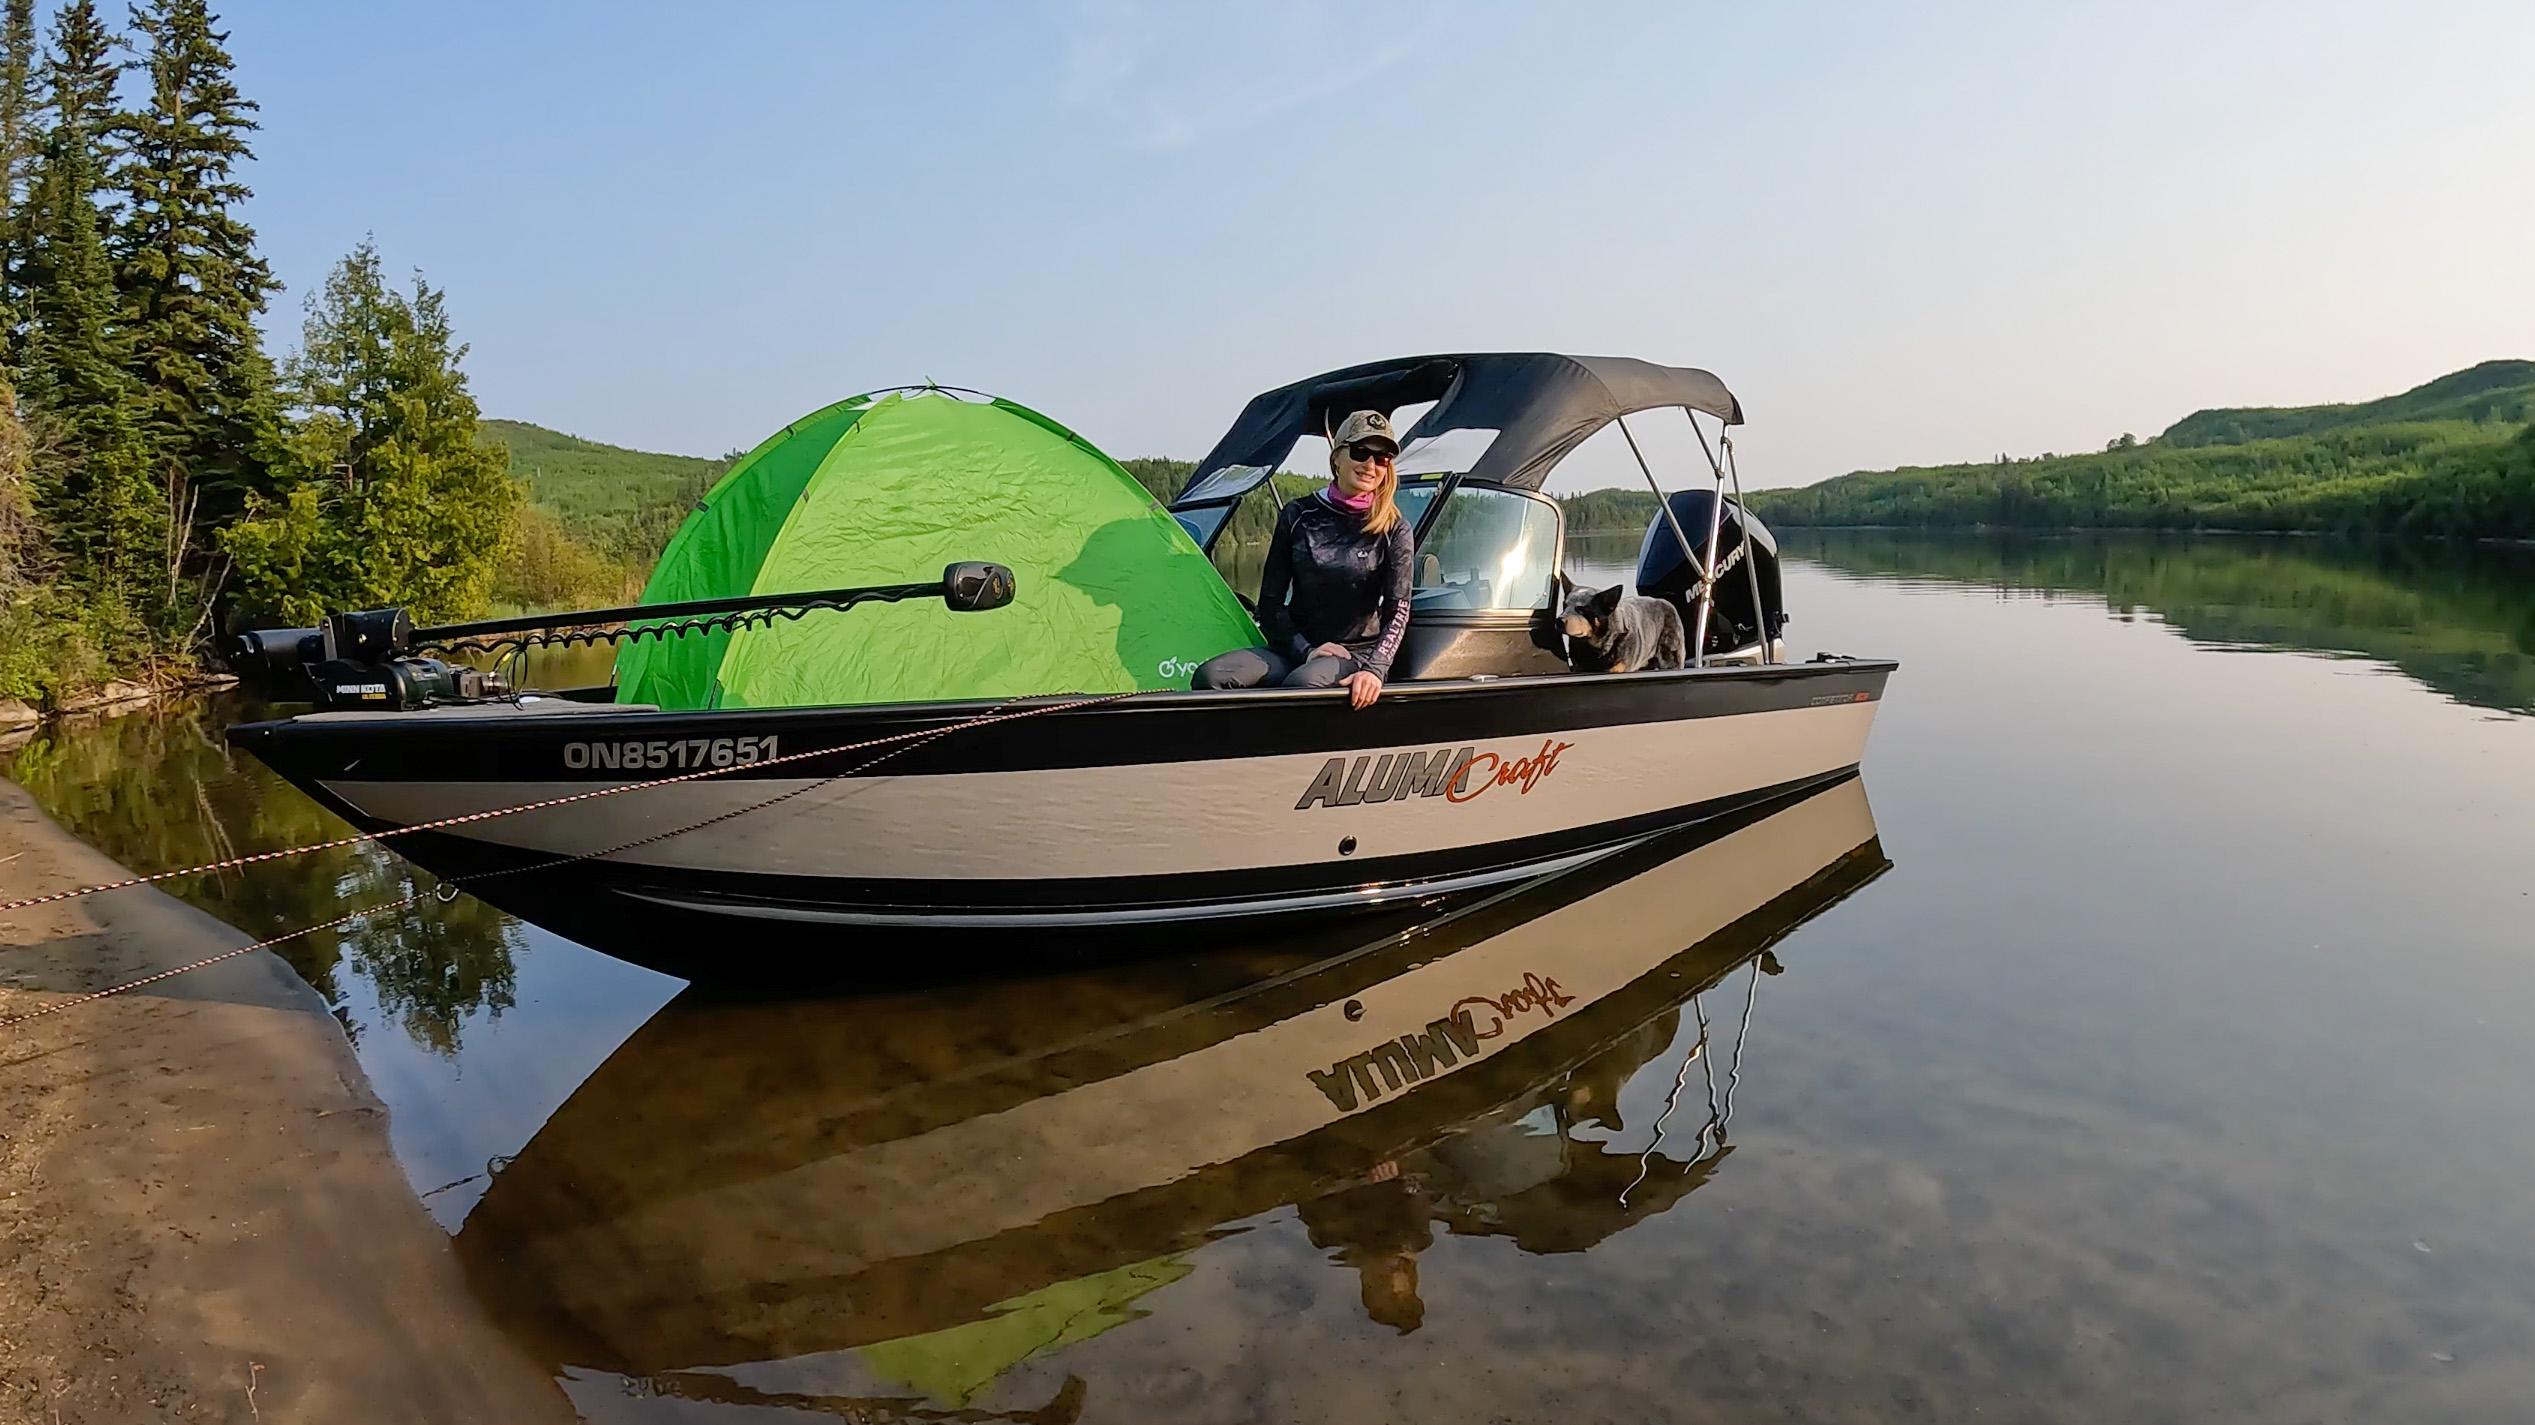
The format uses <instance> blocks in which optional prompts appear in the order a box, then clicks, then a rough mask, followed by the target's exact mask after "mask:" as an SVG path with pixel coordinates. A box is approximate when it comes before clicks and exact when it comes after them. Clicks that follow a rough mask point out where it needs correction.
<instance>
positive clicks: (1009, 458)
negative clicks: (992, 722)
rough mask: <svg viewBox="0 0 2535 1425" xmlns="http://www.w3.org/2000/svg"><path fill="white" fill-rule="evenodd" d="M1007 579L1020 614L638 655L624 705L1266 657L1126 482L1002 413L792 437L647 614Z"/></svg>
mask: <svg viewBox="0 0 2535 1425" xmlns="http://www.w3.org/2000/svg"><path fill="white" fill-rule="evenodd" d="M967 559H977V560H989V561H992V562H994V563H997V564H1002V565H1006V566H1008V567H1010V568H1011V569H1012V571H1013V573H1014V575H1015V576H1016V581H1015V582H1016V583H1017V585H1018V591H1017V593H1016V595H1015V597H1014V598H1013V601H1012V603H1011V604H1010V605H1009V606H1007V607H1005V608H1001V609H996V610H993V611H991V612H985V613H954V612H952V611H951V610H950V609H948V608H947V607H945V606H943V605H942V604H940V603H938V602H932V601H919V600H909V601H907V602H904V603H896V604H865V605H862V606H860V607H858V608H855V609H852V610H849V611H846V612H842V613H839V612H833V611H818V612H812V613H810V614H809V615H807V616H806V617H803V618H801V619H798V620H779V621H776V622H774V623H773V624H771V625H764V626H752V627H746V628H742V629H740V630H738V631H736V632H729V633H714V634H687V635H684V636H679V637H671V638H666V639H656V640H655V639H645V640H642V641H640V642H637V643H633V644H630V645H628V646H627V647H625V648H624V650H623V651H622V652H620V653H619V654H618V655H617V660H616V673H617V694H616V696H617V699H618V701H620V702H628V703H655V704H658V705H659V706H661V707H664V708H679V709H688V708H718V707H731V708H738V707H797V706H811V705H820V704H834V703H888V702H930V701H936V700H942V699H952V698H995V697H1017V696H1025V695H1028V694H1034V693H1059V692H1084V693H1106V692H1125V691H1128V690H1130V689H1139V688H1185V687H1187V686H1188V675H1189V674H1190V672H1191V671H1193V670H1194V669H1195V667H1196V666H1197V664H1199V663H1201V662H1203V661H1204V660H1206V659H1207V658H1210V657H1212V656H1214V655H1215V654H1217V653H1221V652H1223V651H1224V650H1226V649H1228V648H1239V647H1243V646H1246V645H1249V644H1253V643H1257V642H1260V641H1262V640H1261V638H1260V635H1259V631H1258V627H1257V625H1255V624H1253V623H1252V622H1251V621H1250V618H1249V616H1248V615H1247V614H1246V613H1244V612H1243V611H1242V608H1241V605H1240V603H1239V601H1238V600H1236V599H1235V598H1234V597H1233V594H1232V590H1231V589H1230V588H1229V587H1227V586H1226V585H1225V583H1224V581H1223V578H1222V576H1220V575H1219V574H1217V573H1216V572H1215V568H1214V566H1213V564H1211V563H1209V562H1208V561H1207V558H1206V556H1205V553H1204V552H1203V551H1201V550H1199V549H1198V548H1197V546H1196V545H1195V544H1194V543H1193V542H1192V541H1191V540H1190V539H1189V537H1188V535H1187V532H1186V531H1184V530H1182V529H1181V528H1180V526H1179V524H1178V522H1177V521H1175V520H1173V519H1172V518H1171V517H1170V516H1169V515H1167V514H1165V513H1164V512H1163V511H1162V508H1161V506H1160V505H1158V504H1157V503H1155V501H1154V499H1153V497H1152V496H1151V495H1149V494H1147V493H1146V491H1145V489H1144V487H1143V486H1141V485H1138V484H1137V483H1136V482H1135V479H1134V477H1132V476H1130V475H1128V474H1127V472H1126V471H1124V470H1121V469H1119V468H1118V464H1117V462H1116V461H1113V460H1111V459H1110V458H1109V457H1108V456H1106V455H1103V454H1101V453H1100V452H1099V451H1098V450H1096V449H1094V448H1093V447H1092V446H1091V445H1090V444H1089V443H1088V442H1086V441H1084V440H1083V439H1082V438H1081V437H1080V436H1077V435H1075V434H1074V433H1073V432H1072V431H1069V430H1067V429H1065V428H1064V427H1063V426H1060V425H1058V424H1057V423H1056V422H1054V421H1052V420H1049V419H1048V418H1047V417H1045V416H1042V415H1040V414H1039V413H1038V412H1036V411H1032V410H1029V409H1027V408H1026V407H1023V406H1018V405H1015V404H1013V403H1012V402H1009V401H970V400H963V399H961V398H959V397H957V396H953V395H950V394H948V393H945V392H942V391H938V390H933V389H929V388H928V389H925V390H920V391H916V392H913V393H911V394H906V393H902V394H891V395H886V396H879V397H877V398H875V397H874V396H856V397H854V398H852V399H850V400H845V401H839V402H837V403H836V404H835V405H833V406H829V407H827V408H826V409H824V410H821V411H818V412H815V413H813V414H811V415H808V416H805V417H803V418H802V419H800V420H798V421H795V422H793V423H792V424H791V425H789V426H787V427H785V428H784V429H783V430H782V431H781V432H779V433H777V434H776V435H775V436H774V437H772V438H771V439H769V440H767V441H766V443H765V444H763V445H760V446H758V447H757V448H756V449H755V450H753V451H750V452H749V453H748V455H747V457H746V458H745V459H743V460H741V461H740V462H739V463H738V464H737V465H735V466H733V467H732V468H731V470H730V473H728V474H727V475H724V476H723V477H722V478H721V480H720V481H719V482H718V483H716V484H715V485H714V486H713V488H712V490H711V491H710V492H709V493H708V494H706V495H705V497H704V499H703V500H702V501H701V502H700V503H699V504H698V505H697V507H696V509H695V512H694V513H692V514H690V515H689V516H687V520H686V523H684V524H683V525H681V526H679V528H678V532H677V534H676V535H675V536H673V537H672V538H671V539H670V541H669V546H668V548H667V549H666V550H664V551H662V553H661V556H660V563H659V566H658V567H657V568H655V569H654V570H653V571H652V575H651V582H650V583H649V584H648V585H646V586H645V588H644V589H643V602H644V603H669V602H675V601H678V600H684V599H713V598H735V597H740V596H744V595H753V594H781V593H799V592H806V591H809V590H813V589H827V588H835V587H839V586H842V585H849V584H855V585H859V584H890V583H915V582H919V581H924V580H931V579H935V578H939V577H940V576H941V572H942V569H943V567H944V566H945V565H948V564H951V563H954V562H956V561H959V560H967Z"/></svg>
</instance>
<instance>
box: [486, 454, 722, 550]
mask: <svg viewBox="0 0 2535 1425" xmlns="http://www.w3.org/2000/svg"><path fill="white" fill-rule="evenodd" d="M478 429H479V432H480V438H481V439H482V440H483V441H484V443H485V444H487V445H498V446H500V447H502V448H503V449H505V450H508V451H509V452H510V457H511V474H512V475H514V476H517V477H518V478H520V479H522V480H524V481H526V482H527V484H528V498H529V499H530V500H531V501H532V502H533V503H535V504H538V505H541V506H544V507H545V509H546V510H547V511H548V512H549V513H551V514H553V515H554V516H555V517H556V518H557V519H558V520H560V521H561V522H562V523H563V527H564V528H565V529H566V530H568V531H570V532H571V533H572V535H573V536H574V537H575V538H577V539H580V540H582V541H584V542H586V543H588V544H591V545H594V546H596V547H598V548H602V549H607V550H612V551H621V552H628V553H638V554H642V555H644V556H646V557H648V556H649V555H652V554H656V553H658V552H659V548H660V546H661V545H662V544H664V543H666V542H667V540H668V535H669V531H671V530H674V529H675V528H677V521H678V519H679V518H682V517H683V516H684V514H685V511H686V509H687V507H688V506H690V505H692V504H694V503H695V500H696V497H697V496H698V495H701V494H702V493H703V492H704V490H705V489H706V488H707V487H708V486H710V485H711V484H712V483H713V480H714V478H715V477H716V476H718V475H720V474H721V473H722V471H723V470H724V469H725V468H727V466H728V465H729V458H728V457H724V458H723V459H720V460H714V459H708V458H705V457H703V456H696V455H663V454H660V453H658V452H656V451H649V450H628V449H626V448H625V447H623V446H621V445H603V444H601V443H600V442H598V441H595V440H583V439H581V438H580V437H578V436H571V435H565V434H564V433H562V432H561V431H553V430H548V429H546V428H545V427H544V426H537V425H530V424H528V423H527V422H526V421H485V422H484V423H483V424H482V425H481V426H480V427H478Z"/></svg>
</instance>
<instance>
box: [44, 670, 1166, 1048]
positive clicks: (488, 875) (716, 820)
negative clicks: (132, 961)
mask: <svg viewBox="0 0 2535 1425" xmlns="http://www.w3.org/2000/svg"><path fill="white" fill-rule="evenodd" d="M1134 696H1135V694H1134V693H1133V692H1125V693H1108V694H1104V695H1102V696H1100V697H1096V698H1082V699H1078V700H1076V701H1073V702H1067V703H1058V704H1053V705H1050V706H1048V707H1043V708H1031V709H1029V710H1028V711H1026V712H1017V713H994V714H989V715H987V716H985V717H980V718H972V719H970V720H969V721H967V722H958V723H951V724H949V725H948V726H944V727H935V728H927V729H924V730H923V731H920V732H913V733H899V734H896V735H894V736H890V737H877V738H873V739H871V740H870V741H869V742H864V743H856V744H851V745H848V746H843V747H822V748H820V749H818V750H817V751H816V752H803V753H794V754H788V755H787V756H785V757H782V758H773V759H769V760H767V761H764V762H753V763H750V764H748V765H750V766H754V767H766V766H771V765H773V764H774V762H776V761H789V760H792V758H793V757H815V756H823V755H827V754H830V753H836V752H850V751H854V750H856V748H869V747H876V746H881V745H884V744H887V743H892V742H896V743H903V744H904V745H903V746H899V747H893V748H891V749H890V750H889V751H887V752H883V753H881V754H880V755H879V756H877V757H874V758H872V759H871V760H870V761H868V762H864V763H861V764H859V765H856V766H853V767H848V768H846V769H845V770H844V771H842V772H836V773H833V774H830V775H829V776H826V777H821V778H819V779H818V780H816V781H811V782H804V783H802V784H801V785H800V786H797V787H793V788H790V789H788V790H786V791H782V792H778V793H777V794H775V795H774V796H771V797H768V798H766V799H765V800H764V801H761V802H756V803H753V804H751V805H748V806H744V807H735V808H733V809H731V810H729V811H725V812H719V813H716V814H714V815H712V816H709V817H706V818H705V819H704V820H702V821H698V822H693V823H690V824H688V825H686V826H681V827H675V828H672V829H671V830H668V831H657V832H653V833H651V834H650V835H647V836H640V837H636V838H635V839H634V840H631V841H627V842H622V843H620V844H618V845H615V846H609V847H604V848H602V849H600V850H596V851H583V852H579V853H577V854H575V855H571V856H559V857H557V858H555V859H554V860H552V861H540V862H537V863H535V864H533V865H527V866H507V867H502V868H500V869H498V870H492V871H478V872H475V873H473V874H471V875H465V876H451V877H449V878H447V879H445V880H443V881H441V882H440V883H439V885H440V887H442V888H447V887H453V886H462V885H469V884H472V883H474V882H477V881H490V880H496V879H498V878H500V877H503V876H516V875H520V874H522V873H523V872H528V871H550V870H554V869H556V868H557V867H561V866H570V865H575V864H577V863H579V862H583V861H595V860H598V859H600V858H601V857H605V856H613V855H615V854H617V853H618V852H620V851H631V850H633V849H635V848H636V847H641V846H649V845H652V844H654V843H655V842H661V841H667V840H669V839H670V838H671V837H675V836H684V835H686V834H687V833H688V832H690V831H701V830H703V829H704V828H705V827H708V826H716V825H719V824H720V823H722V822H725V821H730V820H732V819H734V818H736V817H742V816H747V815H749V814H751V813H753V812H760V811H764V810H765V809H766V808H768V807H770V806H774V805H776V804H777V803H779V802H787V801H790V800H791V799H793V798H794V797H797V796H800V795H801V794H803V793H804V792H809V791H813V790H816V789H817V788H820V787H824V786H827V785H828V784H830V783H832V782H835V781H836V780H838V779H839V778H843V777H850V776H853V775H854V774H855V773H857V772H868V771H870V770H871V769H872V768H874V767H877V766H879V765H880V764H881V763H883V762H886V761H888V760H889V759H891V758H893V757H900V756H904V755H905V754H907V753H909V752H913V751H915V750H916V749H917V748H919V747H922V746H924V745H926V744H927V743H931V742H935V741H939V740H940V739H942V738H945V737H948V736H950V735H951V734H953V733H956V732H965V731H967V730H968V729H970V728H974V727H982V726H985V725H986V724H988V723H994V722H1010V721H1015V720H1017V719H1020V718H1025V717H1037V716H1039V715H1040V714H1042V713H1052V712H1064V711H1068V710H1070V709H1074V708H1083V707H1092V706H1096V705H1098V704H1101V703H1114V702H1118V701H1120V700H1121V699H1125V698H1131V697H1134ZM715 770H717V771H721V770H728V769H722V768H717V769H715ZM690 780H693V779H692V778H691V777H666V778H662V779H661V780H660V781H658V782H644V783H637V784H635V785H634V786H627V787H618V788H611V789H610V790H614V791H632V790H635V787H637V786H661V785H666V784H667V783H669V782H680V781H690ZM579 799H580V798H578V797H573V798H563V799H561V800H579ZM549 804H551V803H549ZM529 809H530V808H528V807H514V808H510V809H509V810H512V811H526V810H529ZM501 814H505V813H478V814H477V818H463V817H462V818H456V820H469V819H480V818H481V817H482V816H484V815H501ZM422 829H423V828H422V827H420V826H412V827H404V828H400V830H402V831H419V830H422ZM396 834H397V833H396V832H385V833H382V834H381V837H384V836H392V835H396ZM381 837H347V838H345V839H344V840H342V841H335V842H328V843H326V844H327V845H332V846H343V845H350V844H352V843H353V842H357V841H363V840H377V839H381ZM321 849H323V848H322V847H306V848H303V851H314V850H321ZM272 854H273V853H269V852H268V853H265V854H263V855H259V856H246V857H239V858H236V859H234V860H232V861H229V862H223V863H221V864H222V865H243V864H245V863H246V862H249V861H257V860H266V859H270V857H271V855H272ZM196 869H197V870H202V869H210V868H199V867H198V868H196ZM183 874H186V873H185V872H181V871H171V872H163V873H161V875H159V876H145V877H139V878H136V879H134V880H130V881H118V882H116V883H115V884H114V885H110V886H96V887H90V888H88V889H87V890H83V891H78V892H72V893H70V894H75V895H85V894H91V893H93V892H95V891H99V890H115V889H118V888H120V887H123V886H136V885H143V884H146V883H148V882H149V881H153V880H159V879H163V878H164V877H165V876H168V875H183ZM424 894H425V892H424V891H423V890H421V889H416V890H413V891H408V892H407V893H406V894H404V895H402V896H400V897H398V898H397V899H395V900H392V901H381V902H380V903H378V904H377V905H373V906H366V907H364V908H362V909H360V910H356V911H353V912H352V913H350V914H349V915H342V916H337V917H336V918H335V919H333V920H329V921H326V922H324V923H322V924H318V925H311V926H308V927H306V928H304V929H300V930H294V931H290V932H289V933H287V934H283V935H276V936H273V937H271V938H269V939H265V940H258V941H256V942H255V943H254V944H252V945H241V946H239V947H238V948H236V949H234V950H224V951H222V952H220V953H219V954H217V955H211V956H206V957H205V958H203V959H200V960H196V961H193V962H192V963H190V964H185V965H178V966H176V967H174V968H173V969H167V970H160V971H158V972H156V973H154V974H149V975H144V976H142V977H141V978H139V979H137V980H126V981H124V982H123V983H121V984H117V985H109V986H107V987H106V988H104V989H101V990H94V991H91V992H89V993H87V994H84V995H78V996H75V997H73V998H70V999H66V1000H62V1001H60V1002H59V1003H56V1004H49V1005H46V1006H45V1007H44V1008H42V1009H38V1010H30V1011H29V1012H27V1013H25V1014H20V1015H14V1016H12V1017H10V1018H7V1019H0V1030H6V1029H14V1028H16V1027H18V1026H19V1025H22V1024H26V1023H29V1022H31V1021H33V1020H38V1019H43V1018H45V1017H46V1016H48V1015H55V1014H60V1013H62V1012H64V1011H66V1010H72V1009H77V1008H79V1007H80V1006H82V1005H87V1004H94V1003H96V1002H97V1001H99V1000H103V999H111V998H113V997H114V996H116V995H119V994H123V993H125V992H126V991H129V990H137V989H141V988H143V987H145V986H149V985H155V984H158V983H160V982H162V981H165V980H172V979H174V978H176V977H177V976H178V975H184V974H191V973H192V972H194V971H196V970H200V969H204V968H206V967H208V966H212V965H217V964H219V963H220V962H222V961H224V960H234V959H236V958H237V957H239V956H240V955H247V954H252V953H254V952H255V951H258V950H269V949H271V948H272V947H274V946H276V945H281V944H284V943H286V942H289V941H292V940H297V939H299V938H300V937H302V936H306V935H314V934H316V933H317V932H318V931H321V930H331V929H334V928H335V927H337V926H342V925H349V924H351V923H352V922H353V921H356V920H360V919H362V918H364V917H366V916H372V915H377V914H378V913H380V912H382V911H390V910H402V909H404V908H405V907H407V906H409V905H412V904H413V903H414V902H416V901H418V900H420V899H422V897H423V896H424ZM67 898H68V896H55V897H50V898H49V899H56V900H58V899H67ZM42 903H43V902H42V901H28V902H22V903H21V904H26V905H37V904H42ZM8 908H10V907H0V909H8Z"/></svg>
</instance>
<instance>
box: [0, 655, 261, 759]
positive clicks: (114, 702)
mask: <svg viewBox="0 0 2535 1425" xmlns="http://www.w3.org/2000/svg"><path fill="white" fill-rule="evenodd" d="M237 684H238V680H237V679H236V678H234V677H232V676H230V675H229V674H227V673H191V674H187V675H185V676H183V677H177V678H166V679H159V680H154V681H151V682H146V683H144V682H135V681H133V680H131V679H129V678H117V679H115V680H113V681H112V682H109V683H106V684H103V685H101V686H99V687H95V688H91V689H89V690H88V691H87V692H85V693H82V694H80V695H79V696H78V697H75V698H72V699H70V700H69V701H67V702H65V703H63V704H61V705H60V706H59V707H52V708H37V707H34V706H32V705H30V704H28V703H27V702H25V701H24V700H22V699H18V698H0V752H5V751H7V750H9V749H10V748H12V747H15V746H17V745H18V744H19V743H21V742H24V741H26V740H27V739H28V738H30V737H33V736H34V735H35V730H36V729H37V728H39V727H42V726H43V725H44V724H45V723H47V722H49V721H52V720H53V719H55V718H82V717H105V716H113V715H115V714H118V713H127V712H133V711H136V710H138V709H140V708H144V707H147V706H149V705H150V704H152V703H155V702H159V701H161V700H163V699H167V698H175V697H191V696H194V695H197V694H201V693H216V692H219V691H221V690H222V689H224V688H234V687H236V686H237Z"/></svg>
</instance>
